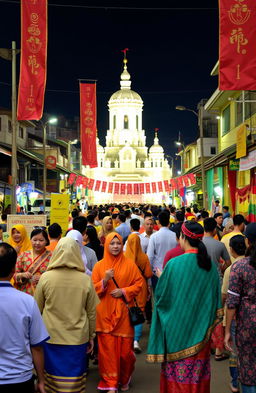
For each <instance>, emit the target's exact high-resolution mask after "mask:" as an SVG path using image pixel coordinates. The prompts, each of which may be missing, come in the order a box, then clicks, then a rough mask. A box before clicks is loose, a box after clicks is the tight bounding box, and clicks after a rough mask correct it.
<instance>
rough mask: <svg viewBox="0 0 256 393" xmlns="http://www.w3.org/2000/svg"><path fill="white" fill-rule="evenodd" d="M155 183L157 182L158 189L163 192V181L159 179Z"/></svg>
mask: <svg viewBox="0 0 256 393" xmlns="http://www.w3.org/2000/svg"><path fill="white" fill-rule="evenodd" d="M157 184H158V191H159V192H163V182H161V181H159V182H157Z"/></svg>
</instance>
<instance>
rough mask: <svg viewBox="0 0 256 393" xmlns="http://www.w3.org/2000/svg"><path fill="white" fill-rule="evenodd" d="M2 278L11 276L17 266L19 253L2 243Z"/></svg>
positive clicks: (0, 264)
mask: <svg viewBox="0 0 256 393" xmlns="http://www.w3.org/2000/svg"><path fill="white" fill-rule="evenodd" d="M1 248H2V249H3V251H2V252H0V277H1V278H5V277H8V276H9V274H11V272H12V270H13V269H14V267H15V265H16V260H17V252H16V250H15V249H14V248H13V247H12V246H10V244H8V243H0V249H1Z"/></svg>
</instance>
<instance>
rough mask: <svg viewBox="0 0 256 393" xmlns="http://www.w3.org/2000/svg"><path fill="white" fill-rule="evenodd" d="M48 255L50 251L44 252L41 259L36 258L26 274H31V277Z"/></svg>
mask: <svg viewBox="0 0 256 393" xmlns="http://www.w3.org/2000/svg"><path fill="white" fill-rule="evenodd" d="M49 254H50V251H48V250H46V252H45V254H43V255H41V257H39V258H38V260H37V261H36V262H35V263H33V264H32V266H30V267H29V268H28V270H27V271H28V272H29V273H31V274H32V276H33V275H34V274H35V273H36V272H37V270H38V269H39V268H40V266H41V265H42V264H43V262H44V261H45V260H46V259H47V258H48V256H49Z"/></svg>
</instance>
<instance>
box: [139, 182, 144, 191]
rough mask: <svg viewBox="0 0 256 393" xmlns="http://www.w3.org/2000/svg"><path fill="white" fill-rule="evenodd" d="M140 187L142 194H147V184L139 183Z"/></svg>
mask: <svg viewBox="0 0 256 393" xmlns="http://www.w3.org/2000/svg"><path fill="white" fill-rule="evenodd" d="M139 185H140V194H144V193H145V183H139Z"/></svg>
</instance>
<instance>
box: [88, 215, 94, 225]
mask: <svg viewBox="0 0 256 393" xmlns="http://www.w3.org/2000/svg"><path fill="white" fill-rule="evenodd" d="M94 220H95V216H94V214H89V215H88V216H87V222H88V224H90V225H94Z"/></svg>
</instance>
